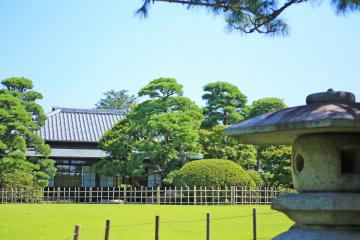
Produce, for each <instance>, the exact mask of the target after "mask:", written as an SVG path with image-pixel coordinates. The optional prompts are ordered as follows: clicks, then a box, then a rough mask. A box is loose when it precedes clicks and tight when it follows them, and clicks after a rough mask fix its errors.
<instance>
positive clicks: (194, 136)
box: [97, 78, 203, 184]
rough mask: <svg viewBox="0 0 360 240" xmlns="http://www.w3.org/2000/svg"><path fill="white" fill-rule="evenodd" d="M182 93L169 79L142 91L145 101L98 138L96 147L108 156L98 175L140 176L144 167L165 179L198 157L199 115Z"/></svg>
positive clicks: (198, 111)
mask: <svg viewBox="0 0 360 240" xmlns="http://www.w3.org/2000/svg"><path fill="white" fill-rule="evenodd" d="M182 93H183V90H182V86H181V85H180V84H178V83H177V82H176V80H175V79H172V78H159V79H155V80H153V81H151V82H150V83H149V84H148V85H147V86H145V87H144V88H142V89H141V90H140V91H139V96H146V97H148V98H149V99H148V100H146V101H144V102H142V103H140V104H138V105H137V106H135V107H134V108H133V110H132V111H131V112H129V113H128V114H127V115H126V116H125V118H124V119H122V120H121V121H120V122H118V123H117V124H115V126H114V127H113V128H112V129H111V130H109V131H107V132H106V133H105V134H104V136H103V137H102V138H101V140H100V145H101V147H102V149H104V150H105V151H106V152H108V153H109V156H108V157H107V158H105V159H103V160H102V161H100V162H99V163H98V167H97V169H98V171H99V172H101V173H103V174H106V175H116V174H119V175H123V176H130V177H133V176H144V164H147V165H148V166H152V168H153V170H152V172H157V173H158V174H161V175H162V176H166V175H167V174H168V173H169V172H171V171H173V170H175V169H178V168H180V167H181V166H182V165H183V164H184V163H186V162H187V160H188V159H189V158H190V157H191V156H193V155H195V154H197V153H199V152H200V151H201V149H200V146H199V144H198V138H199V135H198V129H199V127H200V123H201V121H202V120H203V115H202V113H201V109H199V108H198V107H197V106H196V105H195V104H194V103H193V102H192V101H190V100H189V99H188V98H186V97H183V96H182ZM150 173H151V172H150ZM150 173H147V174H150ZM135 184H136V183H135Z"/></svg>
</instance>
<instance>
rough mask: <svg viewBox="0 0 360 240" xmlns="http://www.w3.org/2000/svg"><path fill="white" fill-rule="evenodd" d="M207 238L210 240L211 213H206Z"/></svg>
mask: <svg viewBox="0 0 360 240" xmlns="http://www.w3.org/2000/svg"><path fill="white" fill-rule="evenodd" d="M206 240H210V213H207V214H206Z"/></svg>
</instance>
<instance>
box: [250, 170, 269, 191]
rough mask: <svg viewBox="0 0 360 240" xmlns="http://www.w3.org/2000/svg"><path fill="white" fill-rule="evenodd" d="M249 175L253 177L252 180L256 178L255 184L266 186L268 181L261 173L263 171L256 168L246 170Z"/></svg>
mask: <svg viewBox="0 0 360 240" xmlns="http://www.w3.org/2000/svg"><path fill="white" fill-rule="evenodd" d="M246 172H247V173H248V174H249V176H250V177H251V178H252V180H254V182H255V184H256V186H257V187H265V186H266V182H265V180H264V177H263V176H262V175H261V173H259V172H258V171H255V170H252V169H250V170H247V171H246Z"/></svg>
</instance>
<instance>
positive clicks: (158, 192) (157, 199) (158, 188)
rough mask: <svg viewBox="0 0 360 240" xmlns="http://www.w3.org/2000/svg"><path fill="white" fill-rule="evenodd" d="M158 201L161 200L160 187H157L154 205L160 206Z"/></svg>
mask: <svg viewBox="0 0 360 240" xmlns="http://www.w3.org/2000/svg"><path fill="white" fill-rule="evenodd" d="M160 201H161V199H160V187H157V188H156V203H157V204H160Z"/></svg>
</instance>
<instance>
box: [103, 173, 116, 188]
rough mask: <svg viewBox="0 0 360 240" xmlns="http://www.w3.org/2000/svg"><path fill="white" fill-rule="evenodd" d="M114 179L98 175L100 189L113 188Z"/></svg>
mask: <svg viewBox="0 0 360 240" xmlns="http://www.w3.org/2000/svg"><path fill="white" fill-rule="evenodd" d="M113 186H114V177H108V176H104V175H100V187H113Z"/></svg>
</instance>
